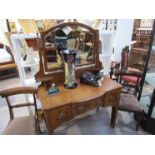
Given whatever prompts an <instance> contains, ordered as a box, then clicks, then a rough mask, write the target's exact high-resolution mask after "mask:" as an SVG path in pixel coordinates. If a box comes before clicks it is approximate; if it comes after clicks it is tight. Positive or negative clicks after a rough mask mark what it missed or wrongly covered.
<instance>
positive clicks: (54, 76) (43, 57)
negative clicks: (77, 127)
mask: <svg viewBox="0 0 155 155" xmlns="http://www.w3.org/2000/svg"><path fill="white" fill-rule="evenodd" d="M57 30H63V31H64V32H65V33H66V36H67V49H75V50H77V56H76V59H77V60H78V61H77V62H76V63H75V77H76V81H77V84H78V86H77V87H76V88H74V89H66V88H65V87H64V81H65V73H64V64H63V63H62V61H61V56H60V54H59V51H58V50H57V48H56V47H55V44H54V42H55V38H56V31H57ZM77 32H80V33H82V37H83V41H82V43H81V44H78V43H80V42H79V40H80V39H81V38H80V37H81V34H79V33H77ZM86 32H87V33H88V32H89V34H90V35H91V37H87V39H86ZM38 42H39V45H40V47H39V56H40V70H39V72H38V73H37V74H36V75H35V78H36V80H38V81H40V82H41V85H40V86H39V88H38V96H39V98H40V101H41V105H42V109H43V112H44V116H45V120H46V124H47V128H48V132H49V134H53V131H54V129H56V128H57V127H58V126H59V125H61V124H62V123H64V122H66V121H69V120H71V119H73V118H74V117H75V116H77V115H79V114H82V113H84V112H87V111H89V110H92V109H95V108H96V109H99V107H107V106H111V107H112V112H111V126H112V127H115V123H116V117H117V111H118V106H119V99H120V92H121V88H122V86H121V85H120V84H118V83H117V82H115V81H112V80H111V79H110V78H109V77H105V78H104V79H103V80H102V82H101V86H100V87H93V86H91V85H86V84H82V83H80V80H79V78H80V76H81V74H82V73H84V72H85V71H89V72H92V73H97V72H99V71H100V70H101V69H102V64H101V63H100V61H99V34H98V31H97V30H94V29H93V28H91V27H89V26H87V25H84V24H81V23H71V22H69V23H63V24H60V25H57V26H55V27H52V28H51V29H49V30H46V31H43V32H41V37H40V38H39V39H38ZM91 45H92V46H91ZM48 46H50V48H51V49H52V51H51V53H55V55H54V59H49V48H48ZM90 47H91V48H90ZM53 51H54V52H53ZM47 53H48V54H47ZM58 59H59V60H58ZM51 83H55V84H56V86H57V88H58V89H59V92H58V93H56V94H53V95H48V89H49V86H50V85H51Z"/></svg>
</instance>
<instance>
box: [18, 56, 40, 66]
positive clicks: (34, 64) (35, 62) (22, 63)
mask: <svg viewBox="0 0 155 155" xmlns="http://www.w3.org/2000/svg"><path fill="white" fill-rule="evenodd" d="M20 64H21V67H33V66H37V65H39V60H38V59H37V58H36V59H34V62H32V63H28V62H26V61H25V62H24V61H23V60H22V61H21V63H20Z"/></svg>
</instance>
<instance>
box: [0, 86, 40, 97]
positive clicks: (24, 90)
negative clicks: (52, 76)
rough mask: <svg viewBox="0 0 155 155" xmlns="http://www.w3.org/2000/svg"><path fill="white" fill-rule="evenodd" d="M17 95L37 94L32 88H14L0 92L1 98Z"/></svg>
mask: <svg viewBox="0 0 155 155" xmlns="http://www.w3.org/2000/svg"><path fill="white" fill-rule="evenodd" d="M17 94H37V89H36V88H33V87H16V88H10V89H6V90H2V91H0V95H1V96H2V97H7V96H11V95H17Z"/></svg>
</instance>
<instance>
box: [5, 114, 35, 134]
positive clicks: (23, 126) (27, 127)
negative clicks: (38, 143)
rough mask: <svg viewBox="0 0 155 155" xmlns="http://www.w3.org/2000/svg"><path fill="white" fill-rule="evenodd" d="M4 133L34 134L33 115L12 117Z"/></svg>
mask: <svg viewBox="0 0 155 155" xmlns="http://www.w3.org/2000/svg"><path fill="white" fill-rule="evenodd" d="M3 134H4V135H35V134H36V128H35V118H34V117H33V116H25V117H20V118H14V119H13V120H12V121H11V122H10V123H9V125H8V126H7V128H6V129H5V131H4V132H3Z"/></svg>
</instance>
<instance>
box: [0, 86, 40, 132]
mask: <svg viewBox="0 0 155 155" xmlns="http://www.w3.org/2000/svg"><path fill="white" fill-rule="evenodd" d="M19 94H31V95H33V100H34V102H33V103H21V104H11V103H10V100H9V97H10V96H13V95H19ZM36 94H37V90H36V89H35V88H32V87H17V88H10V89H6V90H2V91H1V92H0V96H2V97H5V98H6V101H7V104H8V108H9V112H10V121H9V124H8V126H7V128H6V129H5V131H4V132H3V134H4V135H31V134H39V133H40V126H39V120H38V111H37V104H36V98H35V95H36ZM26 106H27V107H29V106H33V107H34V109H35V112H34V116H23V117H18V118H14V111H13V110H14V109H15V108H22V107H26Z"/></svg>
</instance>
